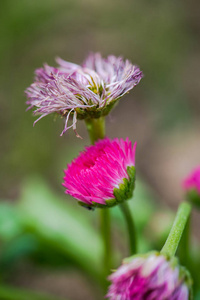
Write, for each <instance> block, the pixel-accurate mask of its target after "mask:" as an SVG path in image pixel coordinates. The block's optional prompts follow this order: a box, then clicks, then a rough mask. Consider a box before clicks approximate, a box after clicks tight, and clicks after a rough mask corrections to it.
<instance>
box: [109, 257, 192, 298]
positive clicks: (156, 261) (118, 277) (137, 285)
mask: <svg viewBox="0 0 200 300" xmlns="http://www.w3.org/2000/svg"><path fill="white" fill-rule="evenodd" d="M109 279H110V281H111V285H110V287H109V290H108V294H107V296H106V297H107V298H109V299H110V300H188V299H190V296H191V285H192V281H191V278H190V275H189V273H188V271H187V270H186V269H185V268H183V267H181V266H179V265H178V261H177V259H176V258H172V259H168V258H167V257H165V256H164V255H161V254H159V253H156V252H151V253H148V254H145V255H135V256H132V257H131V258H129V259H126V260H125V262H124V264H123V265H122V266H120V267H119V268H118V269H117V271H116V272H114V273H113V274H112V275H111V276H110V277H109Z"/></svg>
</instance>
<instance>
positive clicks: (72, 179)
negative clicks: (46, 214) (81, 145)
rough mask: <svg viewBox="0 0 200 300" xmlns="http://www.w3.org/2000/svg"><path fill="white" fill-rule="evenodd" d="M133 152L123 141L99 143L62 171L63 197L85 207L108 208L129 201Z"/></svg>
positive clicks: (133, 174)
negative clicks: (69, 197) (64, 188)
mask: <svg viewBox="0 0 200 300" xmlns="http://www.w3.org/2000/svg"><path fill="white" fill-rule="evenodd" d="M135 150H136V143H135V144H134V146H133V147H132V144H131V142H130V141H129V139H128V138H127V139H126V140H125V141H124V140H122V139H120V140H119V139H117V138H115V139H114V140H110V139H108V138H105V139H103V140H99V141H98V142H96V143H95V145H92V146H89V147H87V148H86V149H85V151H83V152H81V153H80V155H79V156H78V157H77V158H76V159H74V160H73V161H72V163H71V164H69V165H68V168H67V169H66V170H65V171H64V172H65V177H64V183H63V185H64V187H66V194H69V195H71V196H73V197H74V198H76V199H78V200H79V203H80V204H81V205H83V206H85V207H88V208H92V207H106V206H108V207H111V206H113V205H116V204H117V203H120V202H122V201H124V200H127V199H129V198H131V196H132V193H133V189H134V185H135Z"/></svg>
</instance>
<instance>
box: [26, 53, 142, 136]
mask: <svg viewBox="0 0 200 300" xmlns="http://www.w3.org/2000/svg"><path fill="white" fill-rule="evenodd" d="M57 62H58V64H59V67H57V68H53V67H50V66H48V65H44V68H41V69H37V70H36V72H35V74H36V76H35V82H34V83H33V84H32V85H31V86H30V87H29V88H27V90H26V95H27V97H28V101H27V104H28V105H29V107H28V109H31V108H36V109H35V111H34V113H35V114H37V115H40V117H39V119H41V118H43V117H45V116H47V115H49V114H51V113H58V114H60V115H61V116H63V117H64V118H65V127H64V130H63V132H62V133H61V135H62V134H63V133H65V131H66V130H67V129H69V128H70V127H73V129H74V130H76V122H77V118H78V119H90V118H99V117H101V116H105V115H107V114H108V113H109V111H110V110H111V108H112V107H113V106H114V105H115V103H116V102H117V100H119V99H120V98H121V97H122V96H123V95H124V94H126V93H127V92H128V91H129V90H131V89H132V88H133V87H134V86H135V85H137V84H138V83H139V82H140V80H141V78H142V77H143V75H142V72H141V71H140V69H139V68H138V67H137V66H135V65H132V64H131V62H130V61H128V60H125V61H123V59H122V57H115V56H113V55H110V56H108V57H107V58H106V59H104V58H102V56H101V55H100V54H99V53H94V54H90V55H89V56H88V58H87V59H86V60H85V62H84V63H83V64H82V65H80V66H79V65H76V64H72V63H69V62H66V61H64V60H62V59H60V58H58V59H57ZM70 116H73V121H72V125H70V126H68V120H69V117H70ZM39 119H38V120H39ZM38 120H36V121H35V122H37V121H38ZM35 122H34V124H35Z"/></svg>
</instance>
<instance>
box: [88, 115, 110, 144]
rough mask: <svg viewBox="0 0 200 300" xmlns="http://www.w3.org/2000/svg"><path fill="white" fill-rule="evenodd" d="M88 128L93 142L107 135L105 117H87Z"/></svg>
mask: <svg viewBox="0 0 200 300" xmlns="http://www.w3.org/2000/svg"><path fill="white" fill-rule="evenodd" d="M85 123H86V126H87V130H88V133H89V136H90V140H91V143H92V144H94V142H95V141H97V140H98V139H103V138H104V137H105V118H104V117H100V118H98V119H86V120H85Z"/></svg>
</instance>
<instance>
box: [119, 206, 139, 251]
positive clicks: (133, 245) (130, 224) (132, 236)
mask: <svg viewBox="0 0 200 300" xmlns="http://www.w3.org/2000/svg"><path fill="white" fill-rule="evenodd" d="M120 208H121V211H122V213H123V215H124V218H125V220H126V226H127V230H128V235H129V247H130V254H135V253H136V252H137V241H136V230H135V224H134V221H133V217H132V215H131V212H130V209H129V206H128V203H126V202H123V203H121V204H120Z"/></svg>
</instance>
